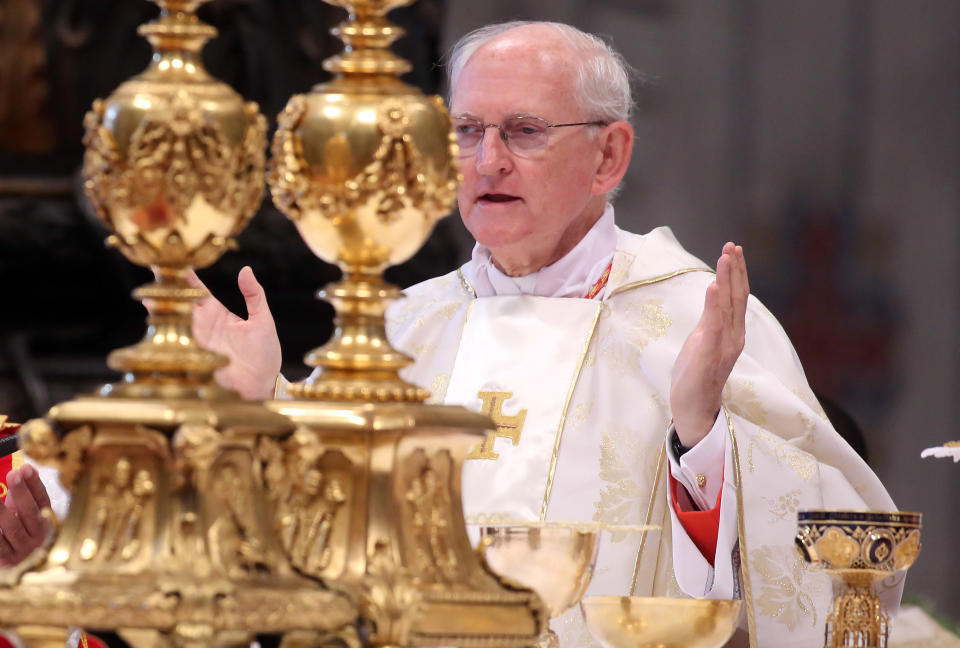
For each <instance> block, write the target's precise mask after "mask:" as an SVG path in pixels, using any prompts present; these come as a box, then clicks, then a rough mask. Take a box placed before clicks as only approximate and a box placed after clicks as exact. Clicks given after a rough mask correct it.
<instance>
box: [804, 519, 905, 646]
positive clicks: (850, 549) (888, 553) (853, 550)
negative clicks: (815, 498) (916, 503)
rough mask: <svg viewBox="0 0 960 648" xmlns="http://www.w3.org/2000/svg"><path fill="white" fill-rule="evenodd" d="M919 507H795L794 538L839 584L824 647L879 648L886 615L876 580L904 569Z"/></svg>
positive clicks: (887, 626) (807, 557) (883, 643)
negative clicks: (915, 509) (899, 509)
mask: <svg viewBox="0 0 960 648" xmlns="http://www.w3.org/2000/svg"><path fill="white" fill-rule="evenodd" d="M920 519H921V514H920V513H903V512H900V513H880V512H869V511H800V512H799V513H797V525H798V527H799V531H798V533H797V538H796V544H797V548H798V549H799V551H800V553H801V555H802V556H803V557H804V559H805V560H807V561H809V562H811V563H816V562H822V563H823V564H824V566H825V567H826V569H827V571H828V573H829V574H830V576H831V577H833V578H834V579H835V580H837V581H839V582H840V583H841V584H842V592H841V593H840V595H839V596H836V597H835V598H834V601H833V608H832V610H831V611H830V614H829V615H828V616H827V626H826V637H825V648H884V647H885V646H886V645H887V638H888V637H889V634H890V617H889V616H888V615H887V613H886V612H885V611H884V610H883V607H882V605H881V603H880V599H879V597H878V596H877V592H876V589H875V586H876V583H878V582H880V581H881V580H883V579H885V578H888V577H889V576H891V575H892V574H893V573H894V572H896V571H902V570H906V569H907V568H909V567H910V565H912V564H913V562H914V561H915V560H916V559H917V555H918V554H919V553H920Z"/></svg>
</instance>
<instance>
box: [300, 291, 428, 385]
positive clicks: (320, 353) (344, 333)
mask: <svg viewBox="0 0 960 648" xmlns="http://www.w3.org/2000/svg"><path fill="white" fill-rule="evenodd" d="M317 296H318V297H320V298H321V299H326V300H327V301H329V302H330V303H331V304H332V305H333V307H334V308H335V309H336V313H337V315H336V317H335V318H334V324H335V326H336V328H335V330H334V333H333V337H332V338H331V339H330V341H329V342H327V343H326V344H325V345H324V346H322V347H320V348H318V349H314V350H313V351H311V352H310V353H309V354H307V357H306V359H305V362H306V363H307V365H308V366H311V367H314V368H318V369H320V373H319V375H316V376H313V377H312V378H310V379H308V380H306V381H304V382H303V383H298V384H295V385H291V387H290V393H291V395H293V396H294V397H295V398H304V397H306V398H310V397H313V398H317V397H321V398H336V399H346V400H369V399H376V400H378V401H422V400H424V399H425V398H426V397H427V396H428V395H429V392H427V391H426V390H424V389H420V388H418V387H416V386H414V385H411V384H409V383H407V382H405V381H404V380H403V379H402V378H400V375H399V371H400V370H401V369H403V368H404V367H406V366H407V365H409V364H411V363H412V362H413V359H412V358H410V357H409V356H407V355H405V354H403V353H401V352H400V351H397V350H396V349H394V348H393V347H392V346H391V345H390V342H389V341H388V340H387V331H386V326H385V324H384V318H383V315H384V312H385V311H386V310H387V307H388V306H389V305H390V303H391V302H393V301H395V300H396V299H399V298H401V293H400V291H399V290H398V289H397V288H396V287H395V286H391V285H390V284H388V283H387V282H386V281H384V280H383V277H382V276H380V275H379V274H372V273H371V274H367V273H360V272H348V273H346V275H345V276H344V278H343V280H342V281H340V282H339V283H336V284H334V285H333V286H330V287H328V288H325V289H324V290H321V291H320V292H319V293H317Z"/></svg>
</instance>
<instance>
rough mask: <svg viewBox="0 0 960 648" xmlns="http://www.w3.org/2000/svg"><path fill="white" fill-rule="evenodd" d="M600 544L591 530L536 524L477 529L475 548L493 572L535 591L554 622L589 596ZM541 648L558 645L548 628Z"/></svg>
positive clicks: (585, 526) (595, 531) (591, 527)
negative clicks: (587, 594) (587, 592)
mask: <svg viewBox="0 0 960 648" xmlns="http://www.w3.org/2000/svg"><path fill="white" fill-rule="evenodd" d="M599 545H600V530H599V528H598V527H597V526H595V525H589V524H583V525H577V524H562V523H540V524H512V525H504V526H484V527H481V528H480V544H479V546H478V549H479V550H480V551H481V552H482V553H483V555H484V558H485V560H486V562H487V565H488V566H489V567H490V568H491V569H492V570H493V571H495V572H497V573H498V574H500V576H502V577H503V578H504V579H506V580H508V581H513V582H514V583H516V584H517V585H520V586H522V587H527V588H530V589H532V590H533V591H535V592H536V593H537V594H538V595H539V596H540V598H541V599H542V600H543V603H544V606H545V607H546V611H547V614H548V615H549V616H550V617H551V618H554V617H558V616H560V615H561V614H563V613H564V612H565V611H567V610H568V609H569V608H571V607H572V606H574V605H576V603H577V601H579V600H580V599H581V598H582V597H583V594H584V592H586V591H587V586H588V585H590V579H591V578H593V567H594V564H595V563H596V561H597V549H598V548H599ZM540 644H541V645H547V646H550V645H553V646H555V645H557V635H556V634H555V633H554V632H553V631H552V630H549V629H547V630H546V631H545V632H544V634H543V635H541V639H540Z"/></svg>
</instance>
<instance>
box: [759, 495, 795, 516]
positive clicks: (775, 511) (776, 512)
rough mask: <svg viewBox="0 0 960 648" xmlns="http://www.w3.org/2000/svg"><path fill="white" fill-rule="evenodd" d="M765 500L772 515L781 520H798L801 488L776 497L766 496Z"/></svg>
mask: <svg viewBox="0 0 960 648" xmlns="http://www.w3.org/2000/svg"><path fill="white" fill-rule="evenodd" d="M763 501H765V502H766V503H767V510H768V511H769V512H770V515H772V516H774V517H776V518H779V519H781V520H786V519H791V520H796V514H797V509H799V508H800V489H799V488H796V489H794V490H792V491H790V492H789V493H784V494H783V495H781V496H780V497H778V498H776V499H770V498H767V497H764V498H763Z"/></svg>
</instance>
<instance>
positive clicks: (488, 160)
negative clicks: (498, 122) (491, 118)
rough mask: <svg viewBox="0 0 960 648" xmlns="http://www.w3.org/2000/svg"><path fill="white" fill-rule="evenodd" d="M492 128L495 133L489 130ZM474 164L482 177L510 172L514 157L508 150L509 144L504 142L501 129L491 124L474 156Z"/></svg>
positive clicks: (485, 130)
mask: <svg viewBox="0 0 960 648" xmlns="http://www.w3.org/2000/svg"><path fill="white" fill-rule="evenodd" d="M491 128H492V129H493V130H494V132H491V131H490V130H489V129H491ZM474 164H476V167H477V173H479V174H481V175H499V174H502V173H506V172H507V171H509V170H510V167H511V165H512V164H513V157H512V156H511V155H510V151H509V149H507V143H506V142H505V141H504V140H503V137H502V135H501V133H500V129H499V128H497V127H496V126H495V125H493V124H490V125H488V126H487V127H486V129H484V136H483V139H482V140H480V147H479V148H478V149H477V152H476V154H475V155H474Z"/></svg>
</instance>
